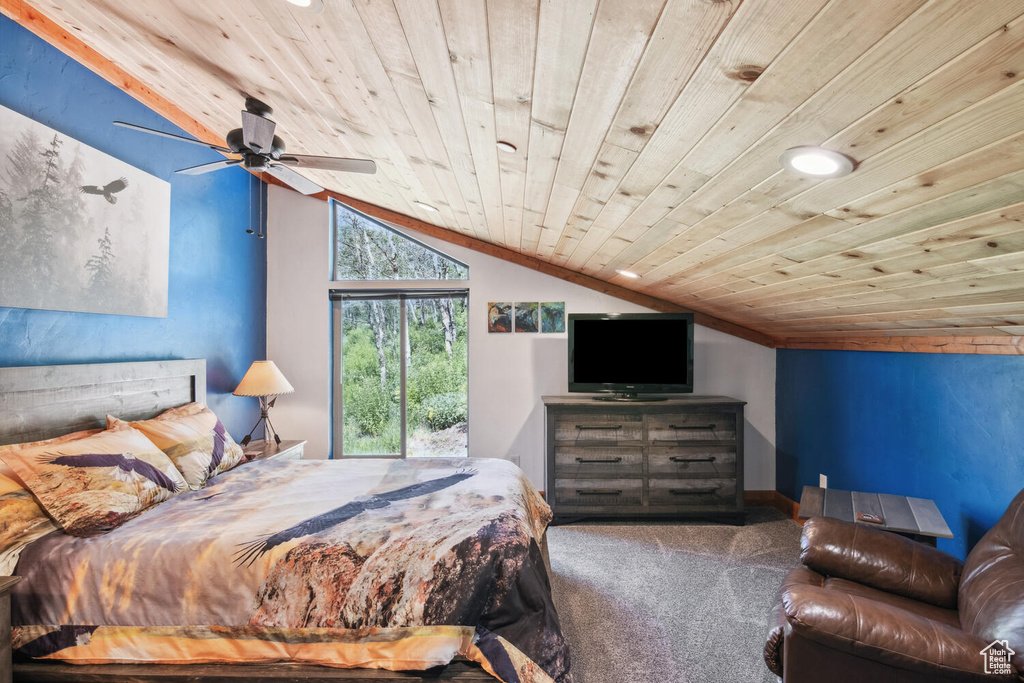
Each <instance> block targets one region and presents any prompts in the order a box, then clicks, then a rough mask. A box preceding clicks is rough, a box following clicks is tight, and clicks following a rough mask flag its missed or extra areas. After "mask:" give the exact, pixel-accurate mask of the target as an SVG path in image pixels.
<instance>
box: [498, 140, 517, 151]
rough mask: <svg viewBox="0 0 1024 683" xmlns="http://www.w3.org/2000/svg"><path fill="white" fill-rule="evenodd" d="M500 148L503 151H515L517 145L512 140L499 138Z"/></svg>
mask: <svg viewBox="0 0 1024 683" xmlns="http://www.w3.org/2000/svg"><path fill="white" fill-rule="evenodd" d="M498 149H500V150H501V151H502V152H515V151H516V146H515V145H513V144H512V143H511V142H505V141H504V140H498Z"/></svg>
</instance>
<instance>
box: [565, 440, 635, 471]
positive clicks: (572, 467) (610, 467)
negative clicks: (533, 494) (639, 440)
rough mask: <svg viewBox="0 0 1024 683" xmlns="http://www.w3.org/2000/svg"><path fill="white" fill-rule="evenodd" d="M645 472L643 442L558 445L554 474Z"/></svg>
mask: <svg viewBox="0 0 1024 683" xmlns="http://www.w3.org/2000/svg"><path fill="white" fill-rule="evenodd" d="M643 472H644V449H643V448H642V447H640V446H634V447H622V446H602V445H595V446H588V447H586V448H580V447H578V446H571V445H563V444H556V445H555V476H556V477H563V478H580V477H582V478H586V477H591V476H595V475H597V476H613V477H614V476H620V477H628V476H630V475H641V474H643Z"/></svg>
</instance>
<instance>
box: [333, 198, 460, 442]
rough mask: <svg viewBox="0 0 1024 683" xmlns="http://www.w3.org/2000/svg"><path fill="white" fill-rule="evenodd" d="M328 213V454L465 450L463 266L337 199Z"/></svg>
mask: <svg viewBox="0 0 1024 683" xmlns="http://www.w3.org/2000/svg"><path fill="white" fill-rule="evenodd" d="M332 214H333V217H334V235H335V243H336V251H335V269H334V271H335V277H336V282H335V289H333V290H332V292H331V300H332V302H333V304H332V306H333V319H334V408H333V411H334V452H335V456H336V457H339V456H340V457H344V456H362V457H367V456H381V457H456V456H466V455H467V454H468V452H467V451H468V448H467V445H468V429H469V416H468V400H467V398H468V378H469V369H468V345H467V342H468V335H467V324H466V323H467V314H468V296H469V294H468V288H467V286H466V284H467V283H466V280H467V278H468V276H469V269H468V267H467V266H466V265H465V264H463V263H460V262H459V261H457V260H455V259H452V258H451V257H449V256H446V255H445V254H442V253H440V252H438V251H436V250H434V249H432V248H430V247H428V246H427V245H424V244H422V243H420V242H418V241H416V240H413V239H411V238H409V237H408V236H406V235H404V234H402V233H400V232H397V231H395V230H392V229H391V228H388V227H386V226H384V225H382V224H380V223H378V222H377V221H375V220H373V219H371V218H368V217H366V216H363V215H362V214H359V213H357V212H355V211H352V210H351V209H349V208H348V207H345V206H343V205H341V204H339V203H336V202H335V203H334V204H333V211H332ZM451 280H462V281H463V282H461V283H459V284H458V286H452V285H454V284H455V283H453V282H450V281H451Z"/></svg>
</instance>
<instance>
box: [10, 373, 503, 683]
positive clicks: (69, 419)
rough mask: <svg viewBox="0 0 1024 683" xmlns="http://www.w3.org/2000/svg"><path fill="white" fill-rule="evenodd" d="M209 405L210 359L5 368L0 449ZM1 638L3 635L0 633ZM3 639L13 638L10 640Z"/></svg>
mask: <svg viewBox="0 0 1024 683" xmlns="http://www.w3.org/2000/svg"><path fill="white" fill-rule="evenodd" d="M205 400H206V361H205V360H202V359H200V360H167V361H149V362H137V363H99V364H90V365H48V366H40V367H24V368H0V445H2V444H11V443H24V442H27V441H38V440H40V439H48V438H51V437H54V436H60V435H62V434H67V433H69V432H74V431H78V430H82V429H92V428H96V427H104V426H106V416H107V414H108V413H110V414H112V415H117V416H119V417H123V418H125V419H128V420H144V419H147V418H150V417H154V416H156V415H158V414H159V413H161V412H163V411H164V410H167V409H168V408H173V407H176V406H180V405H182V404H184V403H189V402H190V401H205ZM0 637H3V635H2V634H0ZM6 638H7V639H8V642H9V639H10V635H9V634H8V635H7V636H6ZM14 680H15V681H16V682H20V683H65V682H66V681H76V683H114V682H115V681H116V682H117V683H186V682H187V683H241V682H242V681H246V682H251V683H280V682H281V681H296V682H301V683H335V682H336V681H346V682H347V683H357V682H365V683H381V681H406V682H407V683H415V682H419V683H428V682H429V681H438V680H442V681H461V682H464V683H468V682H480V683H483V682H484V681H489V682H491V683H493V681H494V678H492V677H491V676H490V675H489V674H488V673H487V672H485V671H484V670H483V669H481V668H480V667H479V666H477V665H475V664H469V663H467V662H453V663H452V664H450V665H448V666H445V667H439V668H438V669H435V670H431V671H418V672H415V673H400V672H393V671H383V670H378V669H332V668H330V667H324V666H315V665H307V664H290V663H287V662H285V663H276V664H174V665H159V664H97V665H86V666H83V665H75V664H63V663H58V662H20V663H15V664H14Z"/></svg>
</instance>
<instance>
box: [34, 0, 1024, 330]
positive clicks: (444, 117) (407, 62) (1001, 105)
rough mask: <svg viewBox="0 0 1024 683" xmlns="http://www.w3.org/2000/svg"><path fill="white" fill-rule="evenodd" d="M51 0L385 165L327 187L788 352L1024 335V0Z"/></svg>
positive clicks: (205, 100)
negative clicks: (712, 319)
mask: <svg viewBox="0 0 1024 683" xmlns="http://www.w3.org/2000/svg"><path fill="white" fill-rule="evenodd" d="M30 1H31V3H32V5H33V6H35V7H36V8H37V9H38V10H40V11H41V12H42V13H44V14H45V15H47V16H48V17H50V18H51V19H53V20H54V21H55V22H57V23H58V24H59V25H60V26H61V27H63V28H64V29H66V30H68V31H69V32H71V33H72V34H73V35H75V36H77V37H79V38H81V40H83V41H84V42H85V43H86V44H87V45H89V46H90V47H92V48H94V49H95V50H96V51H97V52H99V53H100V54H101V55H103V56H105V57H106V58H108V59H110V60H112V61H113V62H114V63H116V64H117V65H119V66H120V67H122V68H123V69H125V70H126V71H128V72H129V73H130V74H132V75H133V76H135V77H136V78H137V79H139V80H141V81H142V82H144V83H146V84H147V85H149V86H150V87H152V89H153V90H155V91H156V92H157V93H158V94H159V95H162V96H163V97H165V98H167V99H168V100H170V101H171V102H173V103H175V104H177V105H178V106H179V107H181V108H182V109H183V110H184V111H186V112H188V113H189V114H190V115H191V116H193V117H195V118H196V120H197V121H199V123H201V124H203V125H205V126H206V127H208V128H210V129H213V130H217V131H223V132H226V131H227V130H229V129H231V128H234V127H236V126H237V125H238V121H239V109H240V108H241V102H242V94H243V93H250V94H253V95H255V96H257V97H259V98H260V99H263V100H265V101H266V102H267V103H269V104H270V105H271V106H273V107H274V109H275V119H276V120H277V121H278V126H279V128H278V130H279V134H281V135H282V136H283V137H285V139H286V142H287V143H288V145H289V150H290V151H293V152H303V153H311V154H331V155H340V156H360V157H369V158H372V159H374V160H375V161H376V162H377V163H378V165H379V167H380V170H379V172H378V174H377V175H376V176H369V177H368V176H355V175H340V174H330V173H313V172H310V173H309V177H310V178H312V179H313V180H315V181H317V182H319V183H320V184H322V185H324V186H325V187H328V188H331V189H333V190H337V191H339V192H342V193H344V194H346V195H350V196H352V197H355V198H358V199H361V200H363V201H366V202H370V203H372V204H376V205H379V206H382V207H384V208H386V209H390V210H392V211H396V212H399V213H401V214H405V215H407V216H411V217H414V218H417V219H420V220H422V221H425V222H429V223H433V224H435V225H440V226H441V227H444V228H448V229H450V230H453V231H457V232H459V233H462V234H464V235H468V236H471V237H475V238H478V239H480V240H484V241H487V242H490V243H493V244H496V245H501V246H504V247H507V248H509V249H512V250H514V251H517V252H521V253H523V254H527V255H530V256H534V257H537V258H539V259H541V260H543V261H546V262H549V263H552V264H557V265H560V266H564V267H566V268H568V269H571V270H574V271H578V272H580V273H583V274H587V275H590V276H593V277H596V278H599V279H602V280H606V281H610V282H613V283H616V284H618V285H622V286H625V287H628V288H631V289H635V290H639V291H641V292H644V293H646V294H649V295H651V296H654V297H658V298H660V299H664V300H668V301H671V302H675V303H678V304H681V305H683V306H687V307H691V308H693V309H695V310H699V311H703V312H705V313H709V314H711V315H714V316H717V317H719V318H722V319H724V320H727V321H730V322H733V323H737V324H739V325H742V326H745V327H747V328H750V329H753V330H757V331H760V332H762V333H765V334H767V335H769V336H771V337H774V338H776V339H779V340H781V341H780V344H784V343H786V341H787V340H788V341H789V342H794V341H795V340H803V341H804V342H806V343H810V344H813V343H816V342H827V341H829V340H837V339H841V340H846V341H847V342H850V340H851V339H854V338H860V337H887V336H893V337H899V338H902V339H910V340H911V341H910V342H909V343H910V345H912V343H913V342H912V339H913V337H915V336H928V337H934V336H944V335H968V336H979V335H980V336H985V337H990V338H997V337H1003V338H1008V339H1009V338H1013V336H1015V335H1020V334H1021V331H1022V330H1024V272H1022V269H1024V227H1022V222H1021V221H1022V219H1024V84H1022V83H1021V81H1022V80H1024V79H1022V75H1024V0H985V1H984V2H980V1H976V2H975V1H972V2H965V1H963V0H784V1H780V0H742V1H741V0H667V1H666V0H486V1H485V0H324V3H323V4H324V5H325V10H324V11H323V12H322V13H319V14H317V13H313V12H309V11H306V10H303V9H299V8H297V7H294V6H292V5H290V4H288V3H287V2H285V1H284V0H203V1H201V2H200V1H198V0H197V1H189V2H173V3H172V2H166V0H122V1H115V0H30ZM126 134H130V133H126ZM499 140H503V141H507V142H510V143H511V144H513V145H515V147H516V148H517V151H515V152H514V153H510V152H502V151H499V150H498V149H497V147H496V146H495V143H496V142H497V141H499ZM796 145H824V146H826V147H829V148H831V149H834V150H838V151H840V152H843V153H845V154H847V155H849V156H851V157H853V158H854V159H855V160H856V161H857V164H858V166H857V169H856V170H855V172H854V173H853V174H851V175H849V176H847V177H845V178H839V179H832V180H817V181H815V180H807V179H802V178H799V177H796V176H793V175H790V174H788V173H787V172H784V171H782V170H781V169H780V167H779V164H778V162H777V158H778V156H779V154H780V153H781V152H782V151H783V150H785V149H787V148H789V147H793V146H796ZM200 161H202V159H197V163H198V162H200ZM417 201H421V202H426V203H428V204H432V205H434V206H435V207H437V209H438V212H436V213H432V212H427V211H425V210H423V209H421V208H420V207H419V206H418V205H417V204H415V202H417ZM618 270H629V271H633V272H635V273H637V274H638V275H640V276H641V277H640V278H639V279H636V280H631V279H627V278H625V277H624V276H622V275H620V274H618V273H617V271H618ZM854 347H856V346H854Z"/></svg>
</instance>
